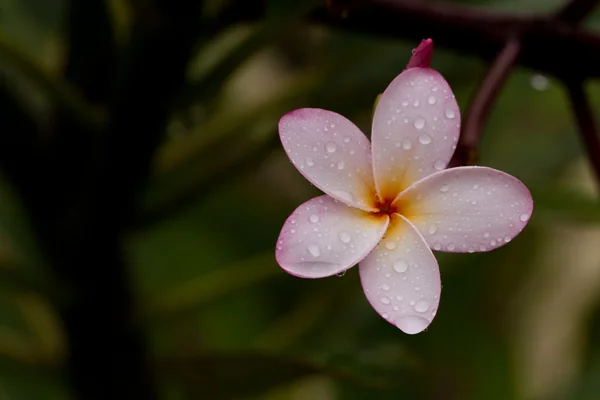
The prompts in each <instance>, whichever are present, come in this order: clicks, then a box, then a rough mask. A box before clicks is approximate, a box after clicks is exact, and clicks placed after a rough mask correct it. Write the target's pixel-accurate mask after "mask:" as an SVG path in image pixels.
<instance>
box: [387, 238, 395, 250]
mask: <svg viewBox="0 0 600 400" xmlns="http://www.w3.org/2000/svg"><path fill="white" fill-rule="evenodd" d="M385 248H386V249H388V250H394V249H395V248H396V242H393V241H391V240H388V241H387V242H386V243H385Z"/></svg>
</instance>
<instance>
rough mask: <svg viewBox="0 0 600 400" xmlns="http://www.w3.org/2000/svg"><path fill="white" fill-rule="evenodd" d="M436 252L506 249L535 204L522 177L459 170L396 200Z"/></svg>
mask: <svg viewBox="0 0 600 400" xmlns="http://www.w3.org/2000/svg"><path fill="white" fill-rule="evenodd" d="M395 204H396V205H397V206H398V207H399V208H400V209H401V210H402V213H403V214H404V215H405V216H406V217H407V218H408V219H410V221H411V222H412V223H413V224H414V225H415V226H416V227H417V228H418V229H419V230H420V231H421V232H422V234H423V236H424V237H425V240H427V242H428V243H429V245H430V246H431V248H432V249H434V250H441V251H447V252H456V253H463V252H470V253H472V252H476V251H477V252H478V251H488V250H493V249H495V248H497V247H500V246H502V245H504V244H506V243H508V242H509V241H511V240H512V239H513V238H514V237H515V236H517V235H518V234H519V233H520V232H521V231H522V230H523V228H524V227H525V225H527V222H529V218H530V217H531V214H532V212H533V199H532V197H531V193H530V192H529V190H528V189H527V187H526V186H525V185H524V184H523V183H522V182H521V181H519V180H518V179H517V178H515V177H513V176H511V175H508V174H506V173H504V172H502V171H498V170H495V169H492V168H487V167H458V168H451V169H447V170H445V171H441V172H438V173H436V174H434V175H431V176H429V177H427V178H424V179H423V180H421V181H419V182H416V183H415V184H414V185H413V186H411V187H410V188H409V189H407V190H406V192H404V193H403V194H401V196H400V197H399V198H398V199H397V200H396V202H395Z"/></svg>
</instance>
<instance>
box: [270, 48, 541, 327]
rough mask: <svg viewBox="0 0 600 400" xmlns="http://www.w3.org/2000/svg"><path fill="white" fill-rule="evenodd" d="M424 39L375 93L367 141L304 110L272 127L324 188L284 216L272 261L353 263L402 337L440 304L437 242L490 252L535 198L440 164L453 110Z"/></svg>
mask: <svg viewBox="0 0 600 400" xmlns="http://www.w3.org/2000/svg"><path fill="white" fill-rule="evenodd" d="M432 51H433V44H432V41H431V39H428V40H425V41H423V43H421V45H420V46H419V48H417V50H416V51H415V52H414V53H413V57H412V59H411V61H410V62H409V64H408V67H407V69H406V70H405V71H404V72H402V73H401V74H400V75H399V76H397V77H396V78H395V79H394V80H393V81H392V83H390V85H389V86H388V87H387V89H386V90H385V91H384V92H383V94H382V95H381V97H380V100H379V102H378V104H377V107H376V109H375V113H374V116H373V126H372V137H371V140H372V141H371V143H370V142H369V140H368V139H367V137H366V136H365V135H364V134H363V133H362V132H361V131H360V130H359V128H357V127H356V125H354V124H353V123H352V122H350V121H349V120H348V119H346V118H345V117H343V116H341V115H339V114H336V113H334V112H332V111H326V110H321V109H311V108H304V109H299V110H295V111H292V112H290V113H288V114H286V115H284V116H283V117H282V118H281V120H280V122H279V134H280V136H281V142H282V143H283V147H284V149H285V151H286V153H287V155H288V157H289V158H290V160H291V161H292V163H293V164H294V165H295V166H296V168H298V170H299V171H300V172H301V173H302V174H303V175H304V176H305V177H306V179H308V180H309V181H310V182H311V183H312V184H314V185H315V186H316V187H318V188H319V189H321V190H322V191H323V192H325V193H326V194H325V195H323V196H319V197H316V198H314V199H312V200H309V201H307V202H306V203H304V204H302V205H301V206H300V207H298V208H297V209H296V210H295V211H294V212H293V213H292V215H290V217H289V218H288V219H287V221H286V222H285V224H284V226H283V229H282V230H281V234H280V236H279V239H278V242H277V250H276V258H277V262H278V263H279V265H280V266H281V267H282V268H283V269H284V270H285V271H287V272H288V273H290V274H292V275H295V276H299V277H303V278H322V277H327V276H331V275H336V274H340V273H343V272H344V271H346V270H347V269H349V268H351V267H352V266H353V265H355V264H357V263H359V267H358V268H359V273H360V279H361V283H362V286H363V290H364V292H365V295H366V297H367V299H368V301H369V303H370V304H371V305H372V306H373V308H374V309H375V310H376V311H377V312H378V313H379V314H380V315H381V316H382V317H383V318H384V319H386V320H387V321H388V322H390V323H392V324H394V325H396V326H397V327H398V328H400V329H401V330H402V331H404V332H405V333H408V334H415V333H418V332H421V331H423V330H424V329H425V328H427V326H429V324H430V323H431V321H432V320H433V318H434V316H435V314H436V312H437V309H438V304H439V298H440V292H441V283H440V273H439V269H438V264H437V261H436V259H435V256H434V255H433V253H432V251H431V250H432V249H433V250H436V251H447V252H454V253H466V252H468V253H472V252H480V251H489V250H493V249H496V248H498V247H500V246H502V245H504V244H506V243H508V242H510V241H511V240H512V239H513V238H514V237H515V236H516V235H517V234H519V232H521V230H522V229H523V228H524V227H525V225H526V224H527V222H528V221H529V218H530V216H531V213H532V211H533V200H532V198H531V194H530V193H529V191H528V190H527V188H526V187H525V185H524V184H523V183H522V182H520V181H519V180H518V179H516V178H514V177H512V176H510V175H508V174H506V173H504V172H501V171H497V170H495V169H491V168H486V167H475V166H470V167H459V168H450V169H445V168H446V166H447V165H448V162H449V161H450V158H451V157H452V154H453V153H454V150H455V148H456V143H457V141H458V137H459V133H460V113H459V109H458V105H457V103H456V100H455V97H454V95H453V94H452V90H451V89H450V86H449V85H448V83H447V82H446V81H445V80H444V78H443V77H442V76H441V75H440V74H439V73H438V72H437V71H435V70H433V69H431V68H429V62H430V60H431V54H432Z"/></svg>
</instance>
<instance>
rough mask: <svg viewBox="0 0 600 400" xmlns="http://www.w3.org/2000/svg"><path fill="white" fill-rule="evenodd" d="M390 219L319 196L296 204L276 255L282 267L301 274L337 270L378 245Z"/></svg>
mask: <svg viewBox="0 0 600 400" xmlns="http://www.w3.org/2000/svg"><path fill="white" fill-rule="evenodd" d="M388 222H389V217H388V216H387V215H376V214H370V213H367V212H364V211H362V210H358V209H356V208H352V207H348V206H347V205H345V204H344V203H340V202H338V201H336V200H334V199H332V198H331V197H329V196H319V197H315V198H314V199H311V200H309V201H307V202H306V203H304V204H302V205H301V206H300V207H298V208H297V209H296V210H295V211H294V212H293V213H292V215H290V217H289V218H288V220H287V221H286V222H285V224H284V226H283V229H281V233H280V234H279V240H278V241H277V251H276V253H275V256H276V258H277V262H278V263H279V265H280V266H281V268H283V269H284V270H285V271H287V272H288V273H290V274H292V275H296V276H300V277H303V278H323V277H326V276H331V275H334V274H339V273H340V272H343V271H345V270H347V269H348V268H350V267H352V266H353V265H355V264H356V263H357V262H359V261H360V260H362V259H363V258H364V257H365V256H366V255H367V254H369V252H370V251H371V250H373V248H374V247H375V246H376V245H377V243H378V242H379V240H381V237H382V236H383V234H384V233H385V230H386V229H387V226H388Z"/></svg>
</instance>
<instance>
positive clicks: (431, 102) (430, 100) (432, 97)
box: [427, 96, 436, 104]
mask: <svg viewBox="0 0 600 400" xmlns="http://www.w3.org/2000/svg"><path fill="white" fill-rule="evenodd" d="M435 101H436V99H435V96H429V98H428V99H427V102H428V103H429V104H435Z"/></svg>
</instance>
